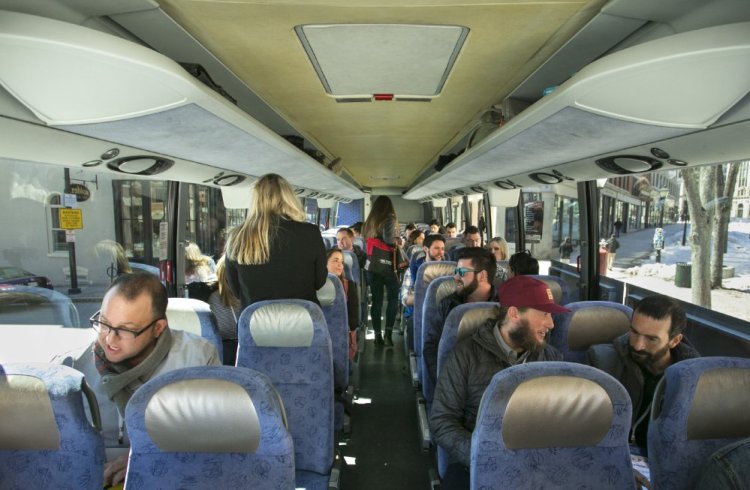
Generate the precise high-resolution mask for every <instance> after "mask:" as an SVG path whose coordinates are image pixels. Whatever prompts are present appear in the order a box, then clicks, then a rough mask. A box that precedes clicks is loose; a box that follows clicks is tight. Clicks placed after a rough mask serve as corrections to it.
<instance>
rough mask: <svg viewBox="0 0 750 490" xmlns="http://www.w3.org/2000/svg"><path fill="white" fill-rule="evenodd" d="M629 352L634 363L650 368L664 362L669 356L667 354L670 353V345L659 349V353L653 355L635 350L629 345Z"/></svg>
mask: <svg viewBox="0 0 750 490" xmlns="http://www.w3.org/2000/svg"><path fill="white" fill-rule="evenodd" d="M628 352H629V354H630V358H631V359H632V360H633V362H635V363H636V364H638V365H639V366H643V367H650V366H653V365H654V364H656V363H657V362H659V361H660V360H662V359H663V358H664V356H666V355H667V353H668V352H669V345H665V346H664V348H663V349H659V350H658V351H656V352H653V353H652V352H647V351H645V350H635V349H633V347H632V346H631V345H628Z"/></svg>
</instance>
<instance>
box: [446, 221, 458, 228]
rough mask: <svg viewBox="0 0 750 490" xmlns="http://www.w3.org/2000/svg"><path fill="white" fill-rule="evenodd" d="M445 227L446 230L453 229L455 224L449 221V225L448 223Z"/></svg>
mask: <svg viewBox="0 0 750 490" xmlns="http://www.w3.org/2000/svg"><path fill="white" fill-rule="evenodd" d="M445 227H446V228H455V227H456V223H454V222H452V221H451V222H450V223H448V224H447V225H445Z"/></svg>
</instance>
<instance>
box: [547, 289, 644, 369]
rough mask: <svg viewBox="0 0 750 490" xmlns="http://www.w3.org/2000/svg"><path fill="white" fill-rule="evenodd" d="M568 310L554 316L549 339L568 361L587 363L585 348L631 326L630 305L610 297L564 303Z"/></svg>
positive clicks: (631, 310)
mask: <svg viewBox="0 0 750 490" xmlns="http://www.w3.org/2000/svg"><path fill="white" fill-rule="evenodd" d="M565 307H566V308H568V309H570V313H558V314H556V315H555V316H554V321H555V328H553V329H552V331H551V332H550V335H549V343H550V345H552V346H553V347H555V348H556V349H557V350H559V351H560V352H561V353H562V355H563V359H564V360H565V361H568V362H577V363H580V364H586V351H587V350H588V348H589V347H591V346H592V345H596V344H608V343H610V342H612V340H614V339H615V338H616V337H619V336H620V335H622V334H624V333H626V332H628V331H629V330H630V319H631V317H632V316H633V309H632V308H631V307H629V306H626V305H622V304H620V303H613V302H611V301H576V302H573V303H568V304H567V305H565Z"/></svg>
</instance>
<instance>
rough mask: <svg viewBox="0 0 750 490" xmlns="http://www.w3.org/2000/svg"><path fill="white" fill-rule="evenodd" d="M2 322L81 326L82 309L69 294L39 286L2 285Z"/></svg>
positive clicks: (0, 301)
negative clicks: (76, 305) (79, 308)
mask: <svg viewBox="0 0 750 490" xmlns="http://www.w3.org/2000/svg"><path fill="white" fill-rule="evenodd" d="M0 323H5V324H20V325H62V326H63V327H73V328H77V327H80V326H81V325H80V319H79V318H78V310H77V309H76V307H75V305H74V304H73V301H71V299H70V298H69V297H67V296H65V295H64V294H62V293H59V292H57V291H55V290H53V289H47V288H38V287H35V286H3V287H2V288H0Z"/></svg>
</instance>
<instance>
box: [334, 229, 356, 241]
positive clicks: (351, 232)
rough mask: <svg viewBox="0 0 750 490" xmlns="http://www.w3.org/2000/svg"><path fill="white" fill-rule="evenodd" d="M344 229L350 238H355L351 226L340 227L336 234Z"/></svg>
mask: <svg viewBox="0 0 750 490" xmlns="http://www.w3.org/2000/svg"><path fill="white" fill-rule="evenodd" d="M342 231H343V232H344V233H346V234H347V235H349V238H354V232H353V231H352V230H351V228H347V227H345V226H344V227H342V228H339V229H338V231H337V232H336V234H337V235H338V234H339V233H341V232H342Z"/></svg>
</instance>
